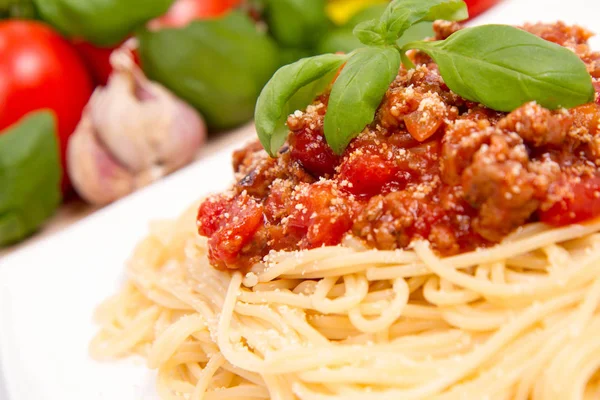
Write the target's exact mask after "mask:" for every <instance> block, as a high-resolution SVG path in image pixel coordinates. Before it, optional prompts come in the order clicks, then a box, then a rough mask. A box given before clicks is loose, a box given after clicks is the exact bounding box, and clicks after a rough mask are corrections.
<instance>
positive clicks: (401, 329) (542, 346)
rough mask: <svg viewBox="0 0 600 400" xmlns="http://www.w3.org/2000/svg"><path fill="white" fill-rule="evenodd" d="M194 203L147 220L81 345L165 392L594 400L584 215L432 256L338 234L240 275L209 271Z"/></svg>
mask: <svg viewBox="0 0 600 400" xmlns="http://www.w3.org/2000/svg"><path fill="white" fill-rule="evenodd" d="M195 210H196V208H195V207H193V208H191V209H190V211H189V212H187V213H186V214H184V215H183V216H182V217H181V218H180V219H179V220H177V221H173V222H162V223H159V224H155V225H153V227H152V229H151V231H152V232H151V234H150V235H149V236H148V237H147V238H146V239H144V240H143V241H142V243H140V245H139V246H138V248H137V250H136V251H135V253H134V255H133V257H132V258H131V260H130V263H129V268H128V274H129V278H130V282H129V284H128V285H127V286H126V287H125V289H123V291H122V292H121V293H120V294H118V295H117V296H115V297H113V298H111V299H109V300H108V301H106V303H105V304H104V305H103V306H102V307H100V308H99V310H98V313H97V318H98V321H99V322H100V323H101V324H102V330H101V331H100V333H99V334H98V336H97V337H96V338H95V340H94V341H93V343H92V345H91V351H92V354H93V355H94V356H95V357H97V358H107V357H109V358H110V357H121V356H125V355H128V354H132V353H137V354H142V355H144V356H145V357H147V360H148V366H149V367H150V368H154V369H157V370H158V383H157V386H158V392H159V394H160V396H161V397H162V398H164V399H174V398H181V396H182V397H183V398H190V399H194V400H196V399H228V398H230V399H263V398H264V399H267V398H272V399H296V398H299V399H361V400H362V399H399V398H401V399H423V398H428V399H429V398H435V399H474V398H478V399H481V398H489V399H529V398H531V399H559V398H560V399H597V398H598V396H600V374H599V372H598V371H599V370H600V337H599V336H598V335H597V332H598V331H599V329H600V312H599V311H598V305H599V303H600V278H598V277H599V276H600V234H598V233H596V232H598V231H599V230H600V222H598V221H594V222H591V223H589V224H586V225H572V226H567V227H564V228H549V227H546V226H543V225H541V224H533V225H529V226H525V227H524V228H521V229H520V230H518V231H517V232H516V233H515V234H513V235H511V236H509V237H507V238H506V239H505V240H504V241H503V242H502V243H501V244H499V245H497V246H495V247H491V248H488V249H483V250H477V251H474V252H470V253H464V254H461V255H458V256H453V257H446V258H439V257H438V256H436V255H435V254H434V252H432V250H431V249H430V247H429V245H428V243H427V242H425V241H420V242H416V243H415V244H414V247H413V248H412V249H410V250H403V251H401V250H397V251H375V250H369V249H366V248H363V247H361V246H360V245H358V243H359V242H357V241H355V240H354V239H352V238H351V237H348V238H346V239H345V241H344V246H330V247H322V248H318V249H314V250H308V251H302V252H277V253H272V254H270V255H269V256H268V257H267V259H266V262H264V263H261V264H257V265H255V266H254V267H253V269H252V270H251V271H250V272H248V273H247V274H246V275H245V276H243V275H242V274H241V273H240V272H236V273H234V274H229V273H227V272H222V271H218V270H216V269H214V268H213V267H211V266H210V264H209V263H208V258H207V251H208V250H207V245H206V239H205V238H202V237H199V236H198V235H197V233H196V229H195V224H194V223H193V221H194V212H195Z"/></svg>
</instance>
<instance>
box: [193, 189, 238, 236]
mask: <svg viewBox="0 0 600 400" xmlns="http://www.w3.org/2000/svg"><path fill="white" fill-rule="evenodd" d="M229 207H230V201H228V200H227V199H225V198H223V197H220V196H218V197H217V196H215V197H210V198H208V199H206V200H205V201H204V202H202V204H200V207H199V208H198V218H197V221H198V233H199V234H200V235H202V236H206V237H210V236H211V235H212V234H213V233H215V232H216V231H217V229H219V226H220V225H221V221H222V219H223V213H225V210H227V209H228V208H229Z"/></svg>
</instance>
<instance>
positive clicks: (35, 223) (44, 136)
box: [0, 111, 61, 246]
mask: <svg viewBox="0 0 600 400" xmlns="http://www.w3.org/2000/svg"><path fill="white" fill-rule="evenodd" d="M58 154H59V149H58V143H57V139H56V128H55V120H54V116H53V114H52V113H51V112H49V111H39V112H35V113H32V114H29V115H28V116H26V117H25V118H23V119H22V120H21V121H20V122H19V123H17V125H13V126H12V127H9V128H8V129H7V130H6V131H4V132H2V133H1V134H0V188H2V190H0V246H3V245H7V244H11V243H14V242H16V241H19V240H21V239H23V238H25V237H26V236H28V235H30V234H32V233H33V232H35V231H36V230H37V229H38V227H39V226H40V225H41V224H42V223H43V222H44V221H45V220H46V219H47V218H48V217H50V216H51V215H52V214H53V213H54V211H55V210H56V208H57V207H58V205H59V204H60V201H61V191H60V179H61V166H60V160H59V156H58Z"/></svg>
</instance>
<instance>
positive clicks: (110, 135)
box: [67, 48, 206, 204]
mask: <svg viewBox="0 0 600 400" xmlns="http://www.w3.org/2000/svg"><path fill="white" fill-rule="evenodd" d="M111 63H112V65H113V69H114V72H113V74H112V75H111V77H110V79H109V81H108V84H107V86H106V87H99V88H97V89H96V91H95V92H94V94H93V95H92V97H91V98H90V101H89V103H88V105H87V106H86V109H85V110H84V113H83V116H82V118H81V121H80V123H79V125H78V126H77V129H76V130H75V132H74V133H73V136H72V137H71V139H70V141H69V148H68V153H67V157H68V159H67V165H68V172H69V177H70V178H71V181H72V182H73V186H74V187H75V190H76V191H77V192H78V193H79V195H80V196H81V197H82V198H84V199H85V200H87V201H88V202H90V203H94V204H106V203H110V202H112V201H114V200H116V199H118V198H120V197H123V196H125V195H127V194H129V193H131V192H133V191H134V190H136V189H138V188H140V187H142V186H145V185H147V184H149V183H151V182H153V181H155V180H157V179H159V178H160V177H162V176H164V175H166V174H168V173H170V172H172V171H174V170H176V169H178V168H181V167H182V166H184V165H186V164H187V163H189V162H190V161H192V160H193V159H194V156H195V154H196V152H197V150H198V148H199V147H200V146H201V145H202V143H203V142H204V140H205V137H206V126H205V124H204V121H203V119H202V117H201V116H200V115H199V114H198V113H197V112H196V110H195V109H193V108H192V107H191V106H189V105H187V104H186V103H184V102H183V101H181V100H179V99H178V98H177V97H175V96H174V95H173V94H172V93H171V92H169V91H168V90H167V89H166V88H164V87H163V86H161V85H159V84H157V83H155V82H151V81H150V80H148V79H147V78H146V77H145V76H144V74H143V72H142V71H141V70H140V68H139V67H138V66H137V65H136V64H135V62H134V61H133V57H132V55H131V52H130V50H128V49H127V48H122V49H119V50H117V51H115V52H114V53H113V54H112V56H111Z"/></svg>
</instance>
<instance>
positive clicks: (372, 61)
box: [323, 47, 400, 154]
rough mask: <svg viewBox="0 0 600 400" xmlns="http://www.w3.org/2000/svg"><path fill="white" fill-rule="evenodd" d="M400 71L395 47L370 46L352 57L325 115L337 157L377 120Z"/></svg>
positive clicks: (327, 133)
mask: <svg viewBox="0 0 600 400" xmlns="http://www.w3.org/2000/svg"><path fill="white" fill-rule="evenodd" d="M399 68H400V53H399V52H398V51H397V50H396V49H394V48H390V47H388V48H375V47H367V48H364V49H359V50H357V51H356V53H355V54H354V55H353V56H352V57H351V58H350V60H349V61H348V63H347V64H346V66H345V67H344V69H342V72H341V74H340V76H338V78H337V80H336V81H335V84H334V85H333V88H332V89H331V94H330V96H329V105H328V107H327V113H326V114H325V121H324V126H323V127H324V131H325V139H326V140H327V143H328V144H329V146H330V147H331V148H332V149H333V151H335V152H336V153H337V154H341V153H342V152H343V151H344V149H345V148H346V146H348V143H349V142H350V140H352V139H353V138H354V137H356V136H357V135H358V134H359V133H360V132H361V131H362V130H363V129H364V127H365V126H366V125H367V124H369V123H371V122H372V121H373V118H374V117H375V111H376V110H377V107H378V106H379V103H381V99H382V98H383V96H384V95H385V92H386V91H387V89H388V87H389V85H390V83H391V82H392V81H393V80H394V79H395V78H396V75H397V74H398V69H399Z"/></svg>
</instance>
